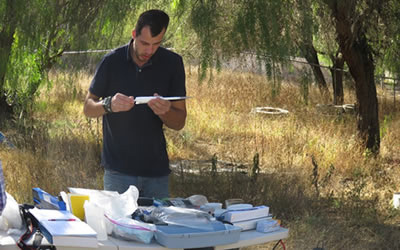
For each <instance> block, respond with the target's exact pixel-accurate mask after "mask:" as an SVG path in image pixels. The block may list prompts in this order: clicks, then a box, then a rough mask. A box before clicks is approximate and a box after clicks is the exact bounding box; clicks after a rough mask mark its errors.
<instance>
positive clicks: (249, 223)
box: [219, 206, 271, 231]
mask: <svg viewBox="0 0 400 250" xmlns="http://www.w3.org/2000/svg"><path fill="white" fill-rule="evenodd" d="M270 218H271V216H269V207H268V206H257V207H248V208H244V209H232V208H229V209H228V210H226V211H225V212H223V213H222V214H221V215H220V217H219V219H220V220H223V221H227V222H231V223H232V224H233V225H235V226H238V227H240V228H242V231H245V230H252V229H255V228H256V226H257V222H258V221H260V220H265V219H270Z"/></svg>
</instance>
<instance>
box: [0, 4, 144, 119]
mask: <svg viewBox="0 0 400 250" xmlns="http://www.w3.org/2000/svg"><path fill="white" fill-rule="evenodd" d="M12 4H14V2H12V1H11V2H6V3H4V2H3V3H2V4H1V5H0V16H2V15H4V12H5V11H6V10H7V8H11V7H13V5H12ZM18 4H22V3H19V2H18ZM135 4H136V1H133V0H132V1H130V0H125V1H116V0H114V1H95V0H88V1H77V0H70V1H64V0H56V1H54V0H45V1H43V0H35V1H29V2H28V3H27V6H25V7H26V8H24V11H23V12H22V11H19V12H15V15H16V18H15V19H16V20H14V21H13V22H12V24H13V25H15V27H16V28H15V30H13V31H12V32H14V33H13V37H14V41H11V43H12V46H10V48H9V49H8V48H7V46H6V44H0V50H1V49H4V50H5V52H0V53H1V55H2V56H3V55H5V56H4V58H3V60H2V61H4V62H8V63H7V64H4V65H3V64H1V65H0V67H1V69H0V72H1V71H4V72H6V74H5V77H4V80H5V83H6V84H4V82H3V78H2V77H3V76H1V77H0V81H2V82H1V83H0V93H6V95H7V96H8V102H10V103H12V104H14V105H15V106H17V107H18V112H19V111H23V112H22V113H26V112H25V111H29V106H32V105H31V104H32V102H34V97H35V95H36V94H37V92H38V90H39V89H40V87H41V86H42V85H43V84H44V83H49V81H48V80H47V79H48V78H47V73H48V72H49V70H50V69H51V68H52V66H53V65H54V63H56V62H57V61H58V60H59V58H60V56H61V55H62V53H63V51H65V50H67V49H71V48H72V49H87V48H90V46H93V45H94V44H96V45H97V44H101V45H104V44H106V43H104V42H102V41H114V40H113V39H99V38H104V37H109V36H111V37H112V38H114V37H116V36H118V34H119V33H118V32H120V31H121V30H123V27H124V26H123V25H120V22H121V20H124V19H125V17H126V13H128V12H129V11H130V9H131V7H133V6H135ZM18 6H20V5H18ZM18 6H17V7H18ZM8 11H9V10H8ZM17 21H18V23H17ZM2 28H3V27H2ZM0 31H3V29H1V30H0ZM96 39H99V41H96ZM7 49H8V50H9V51H8V52H7ZM8 56H9V57H8ZM5 69H7V71H5ZM48 86H49V85H48Z"/></svg>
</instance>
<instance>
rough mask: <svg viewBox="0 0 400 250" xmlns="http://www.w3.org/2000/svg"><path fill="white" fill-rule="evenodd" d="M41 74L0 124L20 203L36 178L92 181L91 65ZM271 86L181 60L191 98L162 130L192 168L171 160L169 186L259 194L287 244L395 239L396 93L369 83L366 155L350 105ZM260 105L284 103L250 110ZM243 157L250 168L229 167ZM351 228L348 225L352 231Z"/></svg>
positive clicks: (12, 189)
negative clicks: (342, 107)
mask: <svg viewBox="0 0 400 250" xmlns="http://www.w3.org/2000/svg"><path fill="white" fill-rule="evenodd" d="M51 79H52V80H53V81H54V84H55V86H54V87H53V88H52V89H51V91H49V92H48V91H43V93H42V94H41V95H40V97H39V98H38V100H37V102H36V103H37V104H36V107H35V110H36V111H35V113H34V117H35V120H34V121H32V120H26V121H21V120H20V121H19V122H18V123H17V124H18V125H17V126H15V125H12V123H10V124H5V125H4V127H3V128H1V131H2V132H3V133H5V134H6V135H7V136H8V137H9V138H10V139H11V140H12V141H13V143H14V144H15V145H16V146H17V149H13V150H11V149H7V148H5V147H4V146H1V147H0V159H1V160H2V162H3V166H4V172H5V176H6V181H7V191H8V192H9V193H10V194H12V195H13V196H14V197H15V198H16V200H17V201H18V202H21V203H23V202H32V200H31V189H32V187H36V186H39V187H41V188H43V189H45V190H47V191H48V192H50V193H53V194H56V193H58V192H59V191H61V190H66V189H67V187H69V186H74V187H85V188H99V189H101V188H102V169H101V168H100V167H99V162H100V148H101V119H98V120H96V119H92V120H90V119H87V118H86V117H84V115H83V113H82V103H83V99H84V96H85V95H86V90H87V88H88V85H89V82H90V79H91V75H89V74H88V73H86V72H84V71H82V72H77V73H75V74H73V75H72V74H66V73H62V72H53V73H52V75H51ZM271 86H272V85H271V83H270V82H269V81H268V80H267V79H266V78H265V77H263V76H259V75H254V74H250V73H240V74H239V73H235V72H229V71H223V72H221V73H220V74H215V75H214V76H213V78H212V81H206V82H203V83H202V84H199V83H198V81H197V74H196V73H195V72H194V71H193V70H190V71H188V75H187V91H188V95H189V96H192V97H193V98H191V99H189V100H188V101H187V107H188V118H187V123H186V126H185V128H184V129H183V130H181V131H179V132H176V131H171V130H169V129H166V135H167V141H168V150H169V154H170V158H171V161H172V162H174V163H178V166H180V167H181V168H182V169H184V168H190V169H192V170H193V169H198V170H199V171H200V175H198V174H197V175H196V174H195V175H193V174H192V175H191V174H187V173H185V174H183V173H180V172H179V171H178V172H176V173H175V174H174V175H173V176H172V178H171V180H172V181H171V193H172V194H173V195H174V196H183V197H185V196H189V195H191V194H194V193H201V194H204V195H206V196H207V197H209V200H213V201H223V200H224V199H227V198H232V197H238V198H243V199H245V200H246V201H248V202H252V203H260V204H267V205H270V206H271V209H272V211H273V212H274V214H276V215H277V216H278V217H280V218H281V219H283V223H284V225H286V226H288V227H290V229H291V234H290V235H291V236H290V238H289V239H288V240H287V245H288V247H289V248H290V249H312V248H313V247H316V246H317V245H318V244H319V243H321V242H322V243H324V246H325V247H327V248H329V249H367V248H370V249H390V248H391V247H388V246H392V247H394V248H392V249H396V248H399V247H400V246H399V243H398V240H397V241H396V239H398V236H399V233H398V231H399V230H398V224H399V222H400V220H399V217H400V216H399V212H398V211H396V210H393V209H392V208H391V196H392V194H393V193H394V192H396V191H400V190H399V186H398V181H397V180H399V178H400V171H399V168H398V167H399V166H400V115H399V114H400V112H399V106H400V103H399V102H398V101H397V103H396V105H397V106H396V107H395V106H394V104H393V98H392V97H391V96H390V94H389V93H387V92H383V91H382V90H381V89H379V88H378V92H379V102H380V117H381V123H380V124H381V134H382V138H381V152H380V155H379V156H378V157H376V158H372V157H371V156H368V154H367V153H366V152H364V150H363V148H362V147H361V146H360V142H359V139H358V137H357V130H356V118H355V116H354V115H351V114H342V113H340V114H338V113H336V112H333V113H323V112H321V111H320V110H318V109H317V108H316V105H317V104H326V103H330V100H328V99H326V98H323V97H322V96H321V95H320V93H319V91H318V90H317V89H316V88H314V87H312V88H311V89H310V93H309V100H308V105H305V104H304V102H303V99H302V95H301V94H300V91H299V87H298V85H296V84H293V83H282V85H281V88H280V92H279V95H276V96H275V97H273V96H272V95H271V93H272V90H271ZM345 102H346V103H354V102H355V97H354V93H353V92H352V91H349V90H346V94H345ZM264 106H270V107H279V108H284V109H287V110H288V111H289V112H290V113H289V114H288V115H282V116H266V115H262V114H257V113H252V112H251V110H252V109H253V108H255V107H264ZM213 156H214V158H217V159H218V162H217V164H216V167H217V168H218V169H220V168H222V167H227V168H231V169H232V170H231V171H230V172H224V173H223V172H210V171H208V170H209V169H210V168H211V163H210V160H211V159H212V158H213ZM256 156H258V157H259V158H258V159H259V161H258V163H259V164H255V163H254V160H255V158H256ZM312 159H314V164H313V162H312ZM182 160H190V161H182ZM227 163H229V164H227ZM240 166H242V167H244V169H243V168H240ZM255 167H259V168H260V169H259V170H260V173H258V174H253V175H252V174H243V173H242V172H241V171H246V170H247V172H248V173H252V171H253V170H254V171H256V170H257V169H255ZM354 230H358V232H359V234H358V235H357V237H355V238H354V239H353V238H352V237H353V235H352V233H353V231H354ZM396 230H397V231H396ZM322 243H321V244H322ZM321 244H319V245H320V246H321Z"/></svg>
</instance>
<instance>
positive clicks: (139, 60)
mask: <svg viewBox="0 0 400 250" xmlns="http://www.w3.org/2000/svg"><path fill="white" fill-rule="evenodd" d="M164 34H165V29H163V30H162V31H161V33H160V34H158V35H157V36H155V37H152V36H151V32H150V27H149V26H145V27H144V28H143V29H142V31H141V32H140V35H138V36H137V35H136V31H135V30H133V31H132V38H133V39H134V41H133V52H134V54H133V60H134V61H135V63H136V64H137V65H139V66H143V65H144V64H145V63H146V62H147V61H148V60H149V59H150V58H151V57H152V56H153V54H154V53H156V51H157V49H158V47H160V44H161V42H162V39H163V37H164Z"/></svg>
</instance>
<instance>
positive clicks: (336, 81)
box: [331, 53, 344, 105]
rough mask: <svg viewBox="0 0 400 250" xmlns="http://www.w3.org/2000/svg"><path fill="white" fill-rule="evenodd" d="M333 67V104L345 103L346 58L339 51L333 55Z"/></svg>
mask: <svg viewBox="0 0 400 250" xmlns="http://www.w3.org/2000/svg"><path fill="white" fill-rule="evenodd" d="M331 60H332V64H333V68H332V69H331V75H332V88H333V104H334V105H343V103H344V93H343V67H344V58H343V56H342V54H341V53H337V54H336V55H335V56H333V55H332V56H331Z"/></svg>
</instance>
